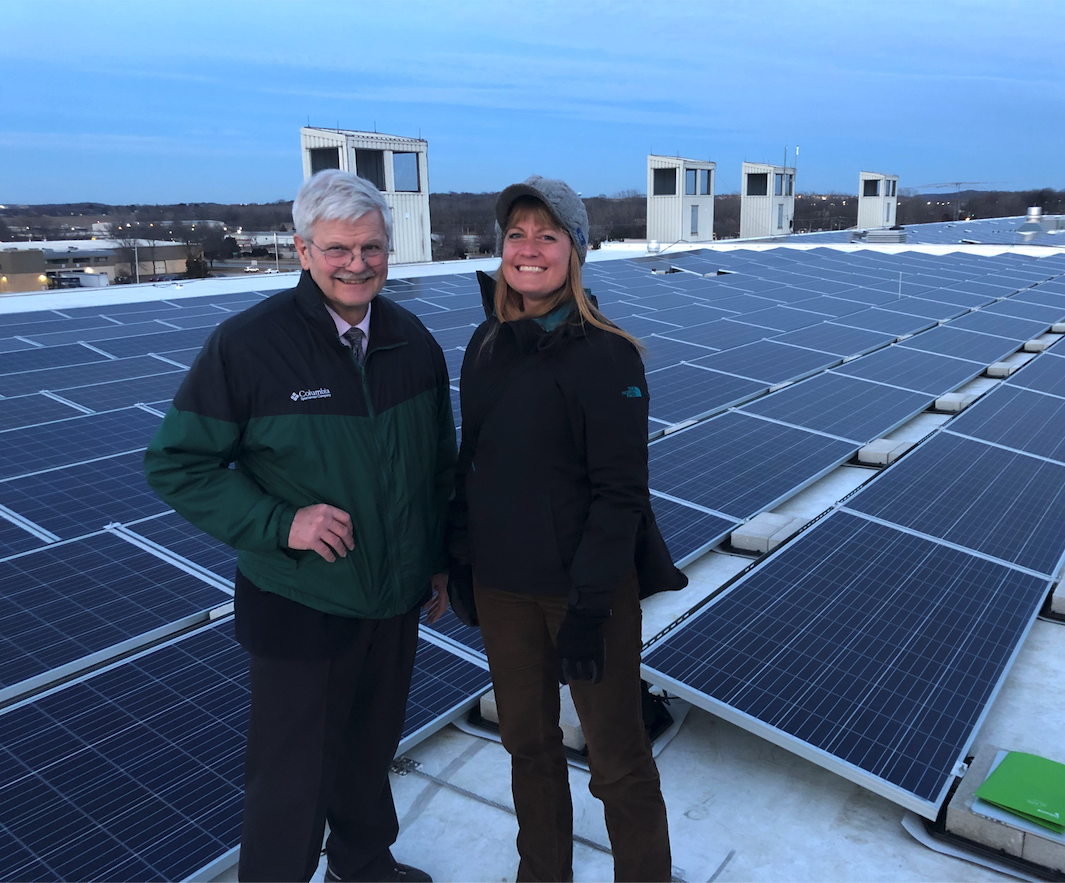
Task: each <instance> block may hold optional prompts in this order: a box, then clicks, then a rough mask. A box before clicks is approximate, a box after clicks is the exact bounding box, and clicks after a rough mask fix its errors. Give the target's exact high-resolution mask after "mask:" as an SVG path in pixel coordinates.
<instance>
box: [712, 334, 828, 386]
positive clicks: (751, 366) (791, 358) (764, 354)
mask: <svg viewBox="0 0 1065 883" xmlns="http://www.w3.org/2000/svg"><path fill="white" fill-rule="evenodd" d="M694 362H695V364H696V365H702V366H703V367H706V368H713V369H714V370H715V371H724V372H726V373H729V374H736V375H738V376H740V377H748V378H750V379H752V380H759V381H761V382H763V383H766V384H768V385H773V384H777V383H783V382H784V381H786V380H797V379H798V378H800V377H804V376H806V375H808V374H812V373H813V372H815V371H819V370H821V369H822V368H827V367H829V366H830V365H835V364H837V363H838V362H839V359H838V358H837V357H836V356H831V355H828V354H827V353H822V352H818V351H816V350H810V349H804V348H802V347H797V346H790V345H788V344H786V343H778V342H776V341H774V340H758V341H755V342H754V343H747V344H744V345H743V346H737V347H733V348H732V349H730V350H724V351H723V352H720V353H712V354H710V355H708V356H702V357H701V358H698V359H695V360H694Z"/></svg>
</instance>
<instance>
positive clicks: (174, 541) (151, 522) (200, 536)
mask: <svg viewBox="0 0 1065 883" xmlns="http://www.w3.org/2000/svg"><path fill="white" fill-rule="evenodd" d="M123 527H124V528H125V530H127V531H129V532H131V533H133V534H135V535H136V536H137V537H143V538H144V539H145V540H148V541H149V542H152V543H155V544H156V545H158V546H160V547H161V548H163V549H165V550H167V551H168V552H170V553H172V554H174V555H177V556H179V557H181V558H183V559H185V560H187V561H191V562H192V563H193V564H195V565H196V566H197V567H200V568H202V569H203V570H205V571H207V572H208V573H211V574H213V575H214V576H217V577H218V578H219V579H220V580H222V581H224V582H226V583H228V584H229V585H230V586H232V585H233V581H234V578H235V575H236V571H237V553H236V550H234V549H232V548H230V547H229V546H227V545H226V544H225V543H223V542H221V541H220V540H216V539H215V538H214V537H212V536H210V535H209V534H206V533H204V532H203V531H202V530H200V529H199V528H198V527H195V526H194V525H192V524H190V523H189V522H187V521H186V520H185V519H184V518H182V517H181V516H180V515H178V514H177V513H176V512H165V513H163V514H162V515H156V516H152V517H150V518H141V519H138V520H137V521H132V522H128V523H127V524H125V525H123Z"/></svg>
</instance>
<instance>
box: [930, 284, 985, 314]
mask: <svg viewBox="0 0 1065 883" xmlns="http://www.w3.org/2000/svg"><path fill="white" fill-rule="evenodd" d="M922 297H924V298H926V299H927V300H934V301H939V302H941V303H945V304H957V305H958V306H959V307H968V308H969V309H972V308H973V307H982V306H983V305H984V304H989V303H991V301H993V300H994V297H993V296H991V295H986V294H979V293H974V292H972V291H969V290H968V289H967V288H966V287H965V286H964V285H959V286H949V287H947V288H936V289H934V290H933V291H929V292H927V293H926V294H924V295H922Z"/></svg>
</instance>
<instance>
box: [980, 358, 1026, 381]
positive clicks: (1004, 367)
mask: <svg viewBox="0 0 1065 883" xmlns="http://www.w3.org/2000/svg"><path fill="white" fill-rule="evenodd" d="M1034 358H1035V353H1014V354H1013V355H1012V356H1008V357H1006V358H1005V359H1003V360H1002V361H1001V362H995V363H994V364H993V365H988V366H987V376H988V377H1009V376H1010V375H1011V374H1013V372H1014V371H1018V370H1019V369H1021V368H1023V367H1024V366H1025V365H1027V364H1028V363H1029V362H1030V361H1032V359H1034Z"/></svg>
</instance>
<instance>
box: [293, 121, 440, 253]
mask: <svg viewBox="0 0 1065 883" xmlns="http://www.w3.org/2000/svg"><path fill="white" fill-rule="evenodd" d="M300 145H301V147H302V149H303V177H304V179H307V178H309V177H310V176H311V175H313V174H314V173H315V172H320V171H321V170H322V169H343V170H344V171H346V172H354V173H355V174H356V175H358V176H359V177H360V178H365V179H366V180H367V181H370V182H372V183H373V184H374V186H376V187H377V189H378V190H380V191H381V193H382V194H383V195H384V197H385V202H387V203H388V205H389V207H390V208H391V209H392V254H391V256H390V257H391V260H392V261H393V262H395V263H397V264H413V263H418V262H421V261H431V260H432V259H433V253H432V241H431V240H430V238H429V233H430V227H429V144H428V142H427V141H423V140H422V139H420V138H401V137H399V136H398V135H379V134H378V133H376V132H353V131H349V130H347V129H318V128H314V127H310V126H306V127H302V128H301V129H300Z"/></svg>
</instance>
